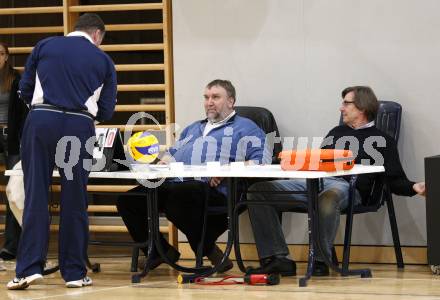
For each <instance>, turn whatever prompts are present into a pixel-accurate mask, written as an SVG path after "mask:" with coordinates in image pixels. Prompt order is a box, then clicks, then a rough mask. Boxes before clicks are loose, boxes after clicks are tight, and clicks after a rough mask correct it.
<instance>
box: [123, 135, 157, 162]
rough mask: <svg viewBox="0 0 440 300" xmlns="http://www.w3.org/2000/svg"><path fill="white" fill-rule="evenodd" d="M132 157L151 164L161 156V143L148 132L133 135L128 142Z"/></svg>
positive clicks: (137, 160)
mask: <svg viewBox="0 0 440 300" xmlns="http://www.w3.org/2000/svg"><path fill="white" fill-rule="evenodd" d="M127 148H128V152H129V153H130V156H131V157H132V158H133V159H134V160H135V161H136V162H141V163H147V164H149V163H151V162H153V161H154V160H155V159H156V158H157V156H158V155H159V141H158V140H157V138H156V137H155V136H154V135H152V134H151V133H149V132H148V131H144V132H137V133H135V134H133V135H132V136H131V137H130V138H129V139H128V142H127Z"/></svg>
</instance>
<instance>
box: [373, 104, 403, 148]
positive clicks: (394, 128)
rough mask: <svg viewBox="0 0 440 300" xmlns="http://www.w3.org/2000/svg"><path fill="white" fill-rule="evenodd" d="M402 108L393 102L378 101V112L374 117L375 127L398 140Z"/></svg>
mask: <svg viewBox="0 0 440 300" xmlns="http://www.w3.org/2000/svg"><path fill="white" fill-rule="evenodd" d="M401 119H402V106H401V105H400V104H399V103H397V102H393V101H379V111H378V112H377V117H376V122H375V123H376V127H377V128H378V129H380V130H381V131H383V132H385V133H386V134H388V135H389V136H391V137H393V138H394V139H395V140H396V142H397V141H398V140H399V134H400V122H401Z"/></svg>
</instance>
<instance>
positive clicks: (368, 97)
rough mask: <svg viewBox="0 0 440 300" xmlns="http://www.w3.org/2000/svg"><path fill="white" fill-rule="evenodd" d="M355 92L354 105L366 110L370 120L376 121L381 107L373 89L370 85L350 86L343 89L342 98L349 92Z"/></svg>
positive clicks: (363, 110)
mask: <svg viewBox="0 0 440 300" xmlns="http://www.w3.org/2000/svg"><path fill="white" fill-rule="evenodd" d="M350 92H353V94H354V103H353V104H354V105H355V106H356V108H357V109H359V110H360V111H362V112H364V114H365V115H366V116H367V119H368V121H369V122H371V121H374V120H375V119H376V116H377V110H378V109H379V102H378V101H377V97H376V95H375V94H374V92H373V90H372V89H371V88H370V87H369V86H350V87H348V88H345V89H344V90H343V91H342V98H344V97H345V95H347V94H348V93H350Z"/></svg>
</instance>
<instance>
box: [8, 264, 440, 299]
mask: <svg viewBox="0 0 440 300" xmlns="http://www.w3.org/2000/svg"><path fill="white" fill-rule="evenodd" d="M92 260H93V261H96V262H99V263H101V270H102V271H101V273H97V274H93V273H90V276H91V277H92V279H93V281H94V285H93V286H91V287H86V288H81V289H67V288H65V287H64V281H63V280H62V279H61V277H60V274H59V273H55V274H52V275H49V276H46V277H45V280H44V282H43V284H41V285H34V286H31V287H29V288H28V289H27V290H24V291H8V290H6V287H5V285H6V283H7V281H8V280H10V279H11V278H13V277H14V268H15V264H14V263H13V262H5V263H3V265H4V266H5V267H6V268H7V270H6V271H0V299H14V300H15V299H91V300H97V299H107V300H111V299H126V300H132V299H149V300H154V299H161V300H167V299H228V300H235V299H237V300H243V299H246V300H248V299H276V300H280V299H294V298H298V299H299V298H301V299H320V300H323V299H372V298H373V297H374V299H375V300H379V299H440V276H434V275H431V272H430V270H429V268H428V267H427V266H420V265H407V266H406V268H405V270H404V271H397V270H396V267H395V265H368V267H370V268H371V269H372V271H373V278H370V279H360V278H359V277H350V278H341V277H339V276H338V275H332V276H330V277H327V278H319V279H312V280H311V281H309V286H308V287H305V288H300V287H298V277H287V278H282V280H281V284H280V285H277V286H244V285H228V286H200V285H195V284H184V285H179V284H178V283H177V281H176V277H177V275H178V273H177V272H176V271H173V270H172V269H171V268H169V267H168V266H160V267H159V268H158V269H156V270H154V271H152V272H151V273H150V275H148V277H146V278H145V279H144V280H143V281H142V282H141V283H140V284H131V280H130V279H131V273H130V272H129V264H130V258H128V257H116V258H94V259H93V258H92ZM183 264H184V265H187V266H191V265H193V261H189V260H188V261H184V262H183ZM361 266H363V267H365V265H355V267H361ZM298 267H299V274H304V271H305V268H306V265H305V264H304V263H300V264H298ZM229 274H231V275H240V272H239V270H238V269H237V268H234V269H233V270H232V272H231V273H229Z"/></svg>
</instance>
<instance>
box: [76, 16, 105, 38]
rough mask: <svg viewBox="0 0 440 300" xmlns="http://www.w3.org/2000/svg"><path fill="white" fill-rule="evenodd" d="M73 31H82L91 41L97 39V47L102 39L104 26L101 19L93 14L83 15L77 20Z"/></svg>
mask: <svg viewBox="0 0 440 300" xmlns="http://www.w3.org/2000/svg"><path fill="white" fill-rule="evenodd" d="M74 30H75V31H83V32H86V33H88V34H89V35H90V36H91V37H92V39H93V40H94V39H95V35H96V38H99V44H98V45H97V46H99V45H100V44H101V42H102V40H103V39H104V35H105V24H104V22H103V21H102V19H101V17H100V16H98V15H97V14H94V13H85V14H83V15H81V16H80V17H79V18H78V21H77V22H76V24H75V27H74Z"/></svg>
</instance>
